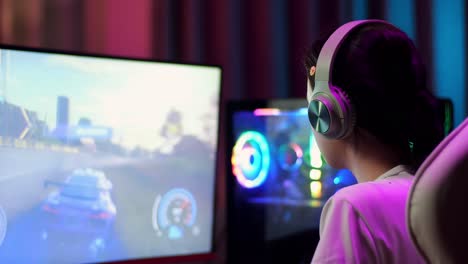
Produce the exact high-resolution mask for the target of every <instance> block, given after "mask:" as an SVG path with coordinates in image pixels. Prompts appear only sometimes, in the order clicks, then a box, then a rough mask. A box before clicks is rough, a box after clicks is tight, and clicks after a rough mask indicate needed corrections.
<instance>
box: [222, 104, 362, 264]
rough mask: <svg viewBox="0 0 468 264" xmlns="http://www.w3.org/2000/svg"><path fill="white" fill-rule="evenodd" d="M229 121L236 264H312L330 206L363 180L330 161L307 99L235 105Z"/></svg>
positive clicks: (231, 249) (232, 257)
mask: <svg viewBox="0 0 468 264" xmlns="http://www.w3.org/2000/svg"><path fill="white" fill-rule="evenodd" d="M226 114H227V126H228V128H227V147H228V149H229V150H230V152H229V158H228V160H227V164H226V168H227V194H228V216H227V220H228V257H227V259H228V262H229V263H260V262H262V263H310V260H311V258H312V255H313V253H314V249H315V245H316V243H317V242H318V238H319V237H318V228H319V220H320V213H321V210H322V207H323V205H324V203H325V202H326V200H327V199H328V198H329V197H330V196H331V195H333V194H334V193H335V192H336V191H337V190H338V189H340V188H343V187H345V186H349V185H351V184H354V183H356V179H355V178H354V176H353V175H352V173H351V172H350V171H348V170H336V169H333V168H331V167H330V166H329V165H327V164H326V162H325V160H324V159H323V158H322V155H321V153H320V151H319V149H318V147H317V144H316V142H315V138H314V136H313V133H312V128H311V126H310V124H309V120H308V116H307V102H306V100H305V99H272V100H259V101H231V102H229V104H228V109H227V112H226Z"/></svg>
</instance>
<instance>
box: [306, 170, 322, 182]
mask: <svg viewBox="0 0 468 264" xmlns="http://www.w3.org/2000/svg"><path fill="white" fill-rule="evenodd" d="M309 177H310V179H312V180H315V181H317V180H320V178H321V177H322V171H321V170H317V169H311V170H310V172H309Z"/></svg>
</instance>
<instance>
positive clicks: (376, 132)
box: [304, 23, 443, 169]
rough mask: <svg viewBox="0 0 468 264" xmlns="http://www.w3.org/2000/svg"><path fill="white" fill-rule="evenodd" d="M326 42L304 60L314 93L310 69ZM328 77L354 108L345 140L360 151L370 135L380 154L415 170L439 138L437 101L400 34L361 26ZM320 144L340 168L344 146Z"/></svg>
mask: <svg viewBox="0 0 468 264" xmlns="http://www.w3.org/2000/svg"><path fill="white" fill-rule="evenodd" d="M327 39H328V36H327ZM325 41H326V39H321V40H318V41H316V42H315V43H314V44H313V46H312V47H311V48H310V49H309V51H308V52H307V54H306V57H305V62H304V63H305V67H306V70H307V76H308V81H309V84H310V85H311V87H312V89H313V87H314V85H315V80H314V75H313V71H314V68H313V67H314V66H316V64H317V59H318V56H319V53H320V51H321V49H322V47H323V45H324V43H325ZM311 69H312V70H311ZM330 72H331V73H332V74H331V76H332V79H331V80H330V81H331V83H332V84H333V85H334V86H337V87H340V88H341V89H342V90H343V91H344V92H345V93H346V94H347V95H348V96H349V99H350V101H351V103H352V105H353V107H354V113H355V116H356V120H355V127H354V129H353V131H352V133H351V135H350V136H349V138H346V139H344V140H348V142H353V145H354V147H356V148H359V142H360V138H362V136H364V135H370V136H372V137H373V138H375V139H376V140H377V141H378V142H379V143H381V144H382V145H384V146H385V147H386V149H385V150H382V151H392V152H394V153H397V154H398V156H399V157H401V159H400V163H404V164H409V165H413V166H414V168H415V169H417V167H418V166H419V165H420V163H421V162H422V161H423V160H424V159H425V158H426V156H427V155H428V154H429V153H430V152H431V151H432V149H433V148H434V147H435V146H436V145H437V144H438V143H439V142H440V140H441V139H442V138H443V127H442V122H441V120H439V119H438V115H437V100H436V98H435V97H434V96H433V95H432V93H431V92H430V90H429V89H428V87H427V85H426V77H425V69H424V65H423V63H422V62H421V58H420V56H419V54H418V52H417V50H416V48H415V46H414V44H413V42H412V41H411V40H410V39H409V38H408V36H407V35H406V34H405V33H404V32H402V31H401V30H399V29H397V28H395V27H393V26H391V25H388V24H385V23H373V24H364V25H361V26H360V27H359V28H357V29H355V30H353V31H352V32H351V33H350V34H349V35H347V37H346V38H345V39H344V41H343V43H342V44H341V46H340V47H339V49H338V50H337V51H335V59H334V62H333V65H332V69H330ZM350 138H351V141H350ZM317 140H318V141H319V139H317ZM322 141H323V142H318V143H319V147H320V149H321V151H322V153H323V154H324V156H325V159H326V160H327V161H328V162H329V163H330V164H331V165H332V166H333V165H335V166H341V164H339V162H338V161H336V162H335V160H336V157H335V156H336V155H339V146H340V144H342V142H341V141H342V140H322ZM332 145H335V147H333V146H332ZM334 163H335V164H334Z"/></svg>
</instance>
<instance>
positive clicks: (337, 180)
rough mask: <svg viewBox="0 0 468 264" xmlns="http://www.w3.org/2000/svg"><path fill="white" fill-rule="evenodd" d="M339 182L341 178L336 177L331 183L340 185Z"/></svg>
mask: <svg viewBox="0 0 468 264" xmlns="http://www.w3.org/2000/svg"><path fill="white" fill-rule="evenodd" d="M340 182H341V178H340V177H336V178H335V179H333V183H334V184H340Z"/></svg>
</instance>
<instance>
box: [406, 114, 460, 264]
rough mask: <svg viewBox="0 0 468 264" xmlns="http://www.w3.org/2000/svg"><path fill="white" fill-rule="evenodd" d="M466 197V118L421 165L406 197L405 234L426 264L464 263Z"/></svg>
mask: <svg viewBox="0 0 468 264" xmlns="http://www.w3.org/2000/svg"><path fill="white" fill-rule="evenodd" d="M428 133H430V131H428ZM467 198H468V118H467V119H465V121H464V122H463V123H462V124H461V125H459V126H458V127H457V128H456V129H455V130H454V131H453V132H452V133H450V134H449V135H448V136H447V137H446V138H445V139H444V140H443V141H442V142H441V143H440V144H439V145H438V146H437V147H436V149H435V150H434V151H433V152H432V153H431V154H430V155H429V157H428V158H427V159H426V160H425V161H424V162H423V164H422V165H421V167H420V168H419V169H418V171H417V172H416V175H415V180H414V183H413V186H412V188H411V191H410V194H409V197H408V203H407V225H408V228H409V233H410V236H411V239H412V240H413V242H414V243H415V245H416V246H417V248H418V249H419V251H420V252H421V254H422V255H423V256H424V257H425V258H426V260H427V261H429V262H430V263H466V262H467V260H468V257H467V253H466V252H467V248H466V245H467V242H466V240H467V238H468V221H467V220H468V219H467V218H465V216H466V215H467V214H468V199H467Z"/></svg>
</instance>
